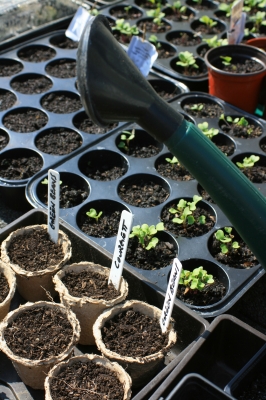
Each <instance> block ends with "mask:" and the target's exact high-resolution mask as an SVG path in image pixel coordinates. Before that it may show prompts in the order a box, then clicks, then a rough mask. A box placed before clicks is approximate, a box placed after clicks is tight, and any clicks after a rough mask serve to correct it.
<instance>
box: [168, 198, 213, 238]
mask: <svg viewBox="0 0 266 400" xmlns="http://www.w3.org/2000/svg"><path fill="white" fill-rule="evenodd" d="M176 206H177V204H175V203H173V204H171V205H170V206H167V208H164V209H163V211H162V214H161V220H162V221H163V223H164V226H165V229H167V230H168V231H170V232H171V233H173V234H174V235H176V236H184V237H190V238H191V237H197V236H202V235H204V234H205V233H207V232H209V231H210V230H211V229H212V227H213V226H214V224H215V217H214V216H213V215H210V213H209V212H208V211H206V210H204V209H203V208H200V207H199V206H197V208H196V210H195V211H193V216H194V218H195V222H194V224H192V225H188V224H177V223H175V222H172V219H173V218H175V214H171V213H169V211H168V210H169V209H170V208H176ZM201 215H204V216H205V217H206V222H205V224H200V223H199V222H197V220H198V219H199V217H200V216H201Z"/></svg>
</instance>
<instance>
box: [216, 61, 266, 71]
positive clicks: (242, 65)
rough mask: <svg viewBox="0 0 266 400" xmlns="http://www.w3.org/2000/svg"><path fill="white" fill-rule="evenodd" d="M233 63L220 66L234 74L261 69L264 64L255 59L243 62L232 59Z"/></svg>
mask: <svg viewBox="0 0 266 400" xmlns="http://www.w3.org/2000/svg"><path fill="white" fill-rule="evenodd" d="M231 63H232V64H231V65H223V64H222V66H221V67H219V68H220V69H222V70H223V71H227V72H231V73H233V74H247V73H252V72H257V71H261V70H262V69H263V66H262V65H261V64H260V63H258V62H257V61H255V60H251V59H250V60H245V61H244V60H243V61H242V62H237V63H235V62H234V60H232V61H231Z"/></svg>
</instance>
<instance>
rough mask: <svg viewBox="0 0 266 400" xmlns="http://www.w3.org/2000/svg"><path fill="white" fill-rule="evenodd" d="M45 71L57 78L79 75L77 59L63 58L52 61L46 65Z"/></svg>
mask: <svg viewBox="0 0 266 400" xmlns="http://www.w3.org/2000/svg"><path fill="white" fill-rule="evenodd" d="M45 71H46V72H47V73H48V74H49V75H52V76H54V77H56V78H62V79H67V78H74V77H75V76H76V75H77V68H76V60H72V59H70V58H62V59H60V60H56V61H52V62H50V63H49V64H48V65H46V67H45Z"/></svg>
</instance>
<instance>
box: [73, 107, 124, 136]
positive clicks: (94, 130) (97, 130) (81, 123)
mask: <svg viewBox="0 0 266 400" xmlns="http://www.w3.org/2000/svg"><path fill="white" fill-rule="evenodd" d="M73 124H74V125H75V127H76V128H77V129H80V130H81V131H82V132H85V133H90V134H101V135H102V134H104V133H106V132H109V131H111V130H112V129H114V128H116V127H117V125H118V123H113V124H109V125H108V126H106V127H104V128H102V127H100V126H98V125H96V124H94V123H93V122H92V120H91V119H90V118H89V117H88V116H87V115H86V114H85V112H82V113H80V114H78V115H76V116H75V118H74V120H73Z"/></svg>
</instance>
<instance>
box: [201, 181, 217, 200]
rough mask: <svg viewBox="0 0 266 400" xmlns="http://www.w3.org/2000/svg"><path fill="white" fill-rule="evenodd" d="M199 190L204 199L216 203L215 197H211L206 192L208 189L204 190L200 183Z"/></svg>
mask: <svg viewBox="0 0 266 400" xmlns="http://www.w3.org/2000/svg"><path fill="white" fill-rule="evenodd" d="M198 190H199V194H200V196H201V197H202V198H203V200H206V201H208V202H209V203H212V204H215V202H214V201H213V199H212V198H211V196H210V195H209V193H208V192H206V190H204V189H203V187H202V186H200V185H199V187H198Z"/></svg>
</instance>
